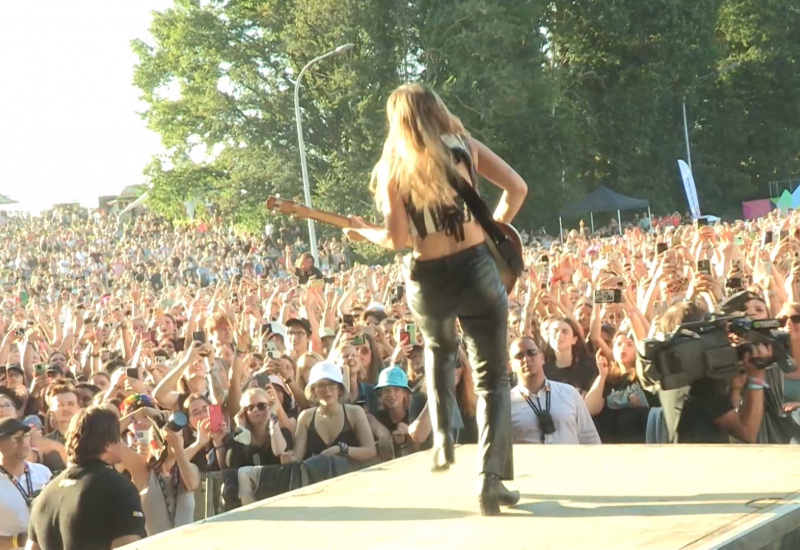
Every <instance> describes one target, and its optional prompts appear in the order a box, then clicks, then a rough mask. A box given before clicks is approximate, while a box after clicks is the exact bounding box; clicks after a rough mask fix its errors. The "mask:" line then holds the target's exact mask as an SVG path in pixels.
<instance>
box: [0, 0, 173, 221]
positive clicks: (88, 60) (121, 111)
mask: <svg viewBox="0 0 800 550" xmlns="http://www.w3.org/2000/svg"><path fill="white" fill-rule="evenodd" d="M171 4H172V2H171V0H81V1H80V2H65V1H64V0H38V1H28V0H23V1H9V2H5V1H4V2H0V67H2V69H0V70H2V73H0V74H2V76H1V77H0V79H2V84H1V85H0V194H4V195H8V196H9V197H11V198H12V199H15V200H18V201H19V202H20V203H21V204H20V206H22V207H25V208H26V209H35V210H38V209H41V208H44V207H49V206H51V205H52V204H54V203H57V202H66V201H72V200H78V201H80V202H81V203H82V204H84V205H86V206H95V207H96V206H97V197H98V196H100V195H114V194H117V193H119V191H121V190H122V188H123V187H125V186H126V185H131V184H137V183H144V176H143V175H142V168H143V167H144V166H145V164H147V162H148V161H149V160H150V157H151V155H153V154H154V153H157V152H159V151H160V150H161V149H162V148H161V145H160V142H159V137H158V135H157V134H155V133H153V132H151V131H150V130H148V129H147V128H146V126H145V122H144V121H143V120H141V119H140V117H139V115H137V114H136V112H137V111H141V110H143V106H142V104H141V103H140V102H139V100H138V97H139V90H138V89H137V88H135V87H134V86H133V84H132V80H133V65H134V63H135V62H136V56H135V55H134V54H133V53H132V52H131V50H130V46H129V43H130V40H131V39H133V38H144V39H147V38H148V32H147V31H148V28H149V27H150V19H151V15H150V12H151V11H152V10H163V9H165V8H166V7H168V6H169V5H171Z"/></svg>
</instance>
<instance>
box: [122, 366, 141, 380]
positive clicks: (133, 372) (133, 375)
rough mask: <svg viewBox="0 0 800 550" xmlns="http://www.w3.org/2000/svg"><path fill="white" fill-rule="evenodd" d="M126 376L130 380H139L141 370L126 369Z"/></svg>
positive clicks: (134, 368)
mask: <svg viewBox="0 0 800 550" xmlns="http://www.w3.org/2000/svg"><path fill="white" fill-rule="evenodd" d="M125 376H127V377H128V378H135V379H136V380H138V379H139V369H137V368H136V367H129V368H126V369H125Z"/></svg>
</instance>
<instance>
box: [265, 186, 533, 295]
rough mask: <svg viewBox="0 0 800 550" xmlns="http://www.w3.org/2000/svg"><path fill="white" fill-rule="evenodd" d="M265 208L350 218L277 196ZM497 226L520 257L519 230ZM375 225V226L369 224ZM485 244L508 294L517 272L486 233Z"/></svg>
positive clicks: (345, 222)
mask: <svg viewBox="0 0 800 550" xmlns="http://www.w3.org/2000/svg"><path fill="white" fill-rule="evenodd" d="M265 206H266V207H267V209H269V210H273V211H276V212H280V213H281V214H284V215H286V216H297V217H298V218H310V219H312V220H316V221H318V222H322V223H327V224H330V225H335V226H336V227H350V225H351V224H350V219H349V218H347V217H345V216H340V215H338V214H331V213H330V212H324V211H322V210H316V209H314V208H308V207H307V206H305V205H303V204H300V203H297V202H295V201H292V200H287V199H282V198H279V197H269V198H268V199H267V202H266V204H265ZM495 224H496V225H497V227H499V228H500V230H501V231H502V232H503V233H504V234H505V236H506V237H508V240H509V242H510V243H511V245H512V248H513V249H514V251H515V252H516V253H517V254H518V255H519V256H520V258H521V257H522V238H521V237H520V236H519V232H517V230H516V229H515V228H514V226H512V225H509V224H507V223H502V222H495ZM371 227H377V226H371ZM486 245H487V246H488V247H489V251H490V252H491V254H492V257H493V258H494V261H495V262H496V263H497V269H498V271H500V280H502V281H503V286H505V287H506V292H508V293H509V294H510V293H511V291H513V290H514V285H516V284H517V279H518V278H519V277H518V274H517V272H516V271H514V269H513V268H512V267H511V266H510V265H509V264H508V262H507V261H506V260H505V258H503V256H502V255H501V254H500V252H498V250H497V248H496V247H495V244H494V241H492V239H491V238H490V237H489V236H488V235H487V236H486Z"/></svg>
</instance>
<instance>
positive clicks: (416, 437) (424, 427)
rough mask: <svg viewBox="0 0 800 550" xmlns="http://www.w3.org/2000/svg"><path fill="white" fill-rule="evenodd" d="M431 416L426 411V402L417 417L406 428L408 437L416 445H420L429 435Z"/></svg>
mask: <svg viewBox="0 0 800 550" xmlns="http://www.w3.org/2000/svg"><path fill="white" fill-rule="evenodd" d="M431 429H432V428H431V414H430V411H428V402H427V401H426V402H425V406H424V407H422V410H421V411H420V413H419V416H418V417H417V418H416V420H414V422H412V423H411V425H410V426H409V427H408V435H409V436H411V440H412V441H413V442H414V443H415V444H416V445H422V443H424V442H425V440H426V439H428V436H429V435H430V434H431Z"/></svg>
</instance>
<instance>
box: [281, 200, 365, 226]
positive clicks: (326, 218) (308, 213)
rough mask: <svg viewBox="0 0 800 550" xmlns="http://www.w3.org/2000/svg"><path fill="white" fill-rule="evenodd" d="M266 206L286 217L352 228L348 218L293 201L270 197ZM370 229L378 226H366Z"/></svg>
mask: <svg viewBox="0 0 800 550" xmlns="http://www.w3.org/2000/svg"><path fill="white" fill-rule="evenodd" d="M266 206H267V208H268V209H270V210H274V211H276V212H279V213H281V214H284V215H286V216H295V217H298V218H303V219H311V220H314V221H318V222H321V223H327V224H329V225H334V226H336V227H341V228H343V229H346V228H348V227H352V224H351V223H350V218H348V217H347V216H340V215H339V214H331V213H330V212H325V211H324V210H317V209H316V208H308V207H307V206H304V205H302V204H299V203H297V202H295V201H284V200H282V199H280V198H279V197H270V198H269V199H267V203H266ZM367 226H368V227H369V228H371V229H380V227H379V226H377V225H373V224H367Z"/></svg>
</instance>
